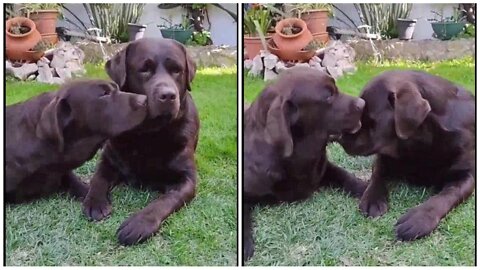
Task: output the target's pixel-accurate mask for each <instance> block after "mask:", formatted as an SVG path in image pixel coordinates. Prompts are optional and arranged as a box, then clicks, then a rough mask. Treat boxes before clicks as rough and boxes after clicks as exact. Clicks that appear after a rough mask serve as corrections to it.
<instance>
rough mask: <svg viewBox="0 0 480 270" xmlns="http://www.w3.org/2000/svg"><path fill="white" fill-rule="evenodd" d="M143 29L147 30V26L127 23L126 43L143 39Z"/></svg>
mask: <svg viewBox="0 0 480 270" xmlns="http://www.w3.org/2000/svg"><path fill="white" fill-rule="evenodd" d="M145 29H147V25H145V24H137V23H128V28H127V30H128V41H134V40H137V39H141V38H143V34H144V33H145Z"/></svg>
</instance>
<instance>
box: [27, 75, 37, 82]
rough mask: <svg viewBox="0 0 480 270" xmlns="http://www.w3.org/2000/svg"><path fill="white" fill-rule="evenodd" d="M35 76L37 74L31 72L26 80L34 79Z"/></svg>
mask: <svg viewBox="0 0 480 270" xmlns="http://www.w3.org/2000/svg"><path fill="white" fill-rule="evenodd" d="M35 78H37V75H35V74H32V75H30V76H28V78H27V81H33V80H35Z"/></svg>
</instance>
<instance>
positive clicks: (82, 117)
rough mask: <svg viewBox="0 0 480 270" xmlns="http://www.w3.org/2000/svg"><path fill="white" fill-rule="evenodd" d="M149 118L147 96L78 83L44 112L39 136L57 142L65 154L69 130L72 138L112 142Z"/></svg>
mask: <svg viewBox="0 0 480 270" xmlns="http://www.w3.org/2000/svg"><path fill="white" fill-rule="evenodd" d="M146 115H147V97H146V96H144V95H137V94H131V93H124V92H120V91H119V89H118V85H117V84H116V83H114V82H109V81H103V80H90V81H76V82H72V83H70V84H68V85H66V86H64V87H62V89H60V90H59V91H57V92H56V95H55V97H54V98H53V99H52V100H51V101H50V103H49V104H48V105H47V106H46V107H45V108H44V109H43V110H42V112H41V116H40V120H39V123H38V125H37V127H36V134H37V136H38V137H39V138H42V139H51V140H54V141H56V142H57V143H58V146H59V150H60V151H63V149H64V143H65V139H66V138H65V132H66V130H67V129H68V130H70V133H71V135H72V136H77V135H78V136H82V135H85V134H96V135H101V136H105V138H109V137H113V136H116V135H118V134H120V133H122V132H125V131H127V130H130V129H132V128H134V127H136V126H138V125H139V124H141V123H142V122H143V120H144V119H145V117H146Z"/></svg>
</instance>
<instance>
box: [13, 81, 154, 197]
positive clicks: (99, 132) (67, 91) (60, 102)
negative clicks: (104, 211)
mask: <svg viewBox="0 0 480 270" xmlns="http://www.w3.org/2000/svg"><path fill="white" fill-rule="evenodd" d="M146 101H147V98H146V96H144V95H135V94H129V93H121V92H119V91H118V85H116V84H115V83H113V82H108V81H101V80H91V81H76V82H72V83H69V84H67V85H65V86H63V87H62V88H61V89H60V90H58V91H55V92H48V93H44V94H41V95H39V96H36V97H33V98H31V99H29V100H27V101H25V102H21V103H17V104H14V105H10V106H7V110H6V126H5V132H6V151H5V170H6V178H5V199H6V201H7V202H13V203H19V202H24V201H27V200H32V199H36V198H39V197H41V196H46V195H49V194H51V193H54V192H59V191H68V192H69V193H70V194H71V195H72V196H74V197H76V198H83V197H85V195H86V193H87V191H88V186H87V185H86V184H85V183H83V182H82V181H81V180H80V179H78V177H77V176H76V175H75V174H74V173H73V172H72V170H73V169H75V168H77V167H80V166H81V165H82V164H83V163H84V162H85V161H87V160H89V159H91V158H92V157H93V155H94V154H95V153H96V152H97V150H98V149H99V148H100V147H101V146H102V144H103V143H104V142H105V141H106V140H107V139H108V138H110V137H113V136H116V135H119V134H120V133H122V132H124V131H126V130H129V129H131V128H134V127H135V126H137V125H139V124H140V123H141V122H142V121H143V120H144V119H145V116H146V115H147V107H146Z"/></svg>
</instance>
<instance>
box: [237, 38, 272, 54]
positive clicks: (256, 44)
mask: <svg viewBox="0 0 480 270" xmlns="http://www.w3.org/2000/svg"><path fill="white" fill-rule="evenodd" d="M265 39H266V40H267V42H268V40H269V39H270V37H265ZM243 45H244V46H245V51H246V52H247V57H248V59H253V58H254V57H255V56H256V55H257V54H259V53H260V50H263V45H262V40H261V39H260V37H249V36H243Z"/></svg>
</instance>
